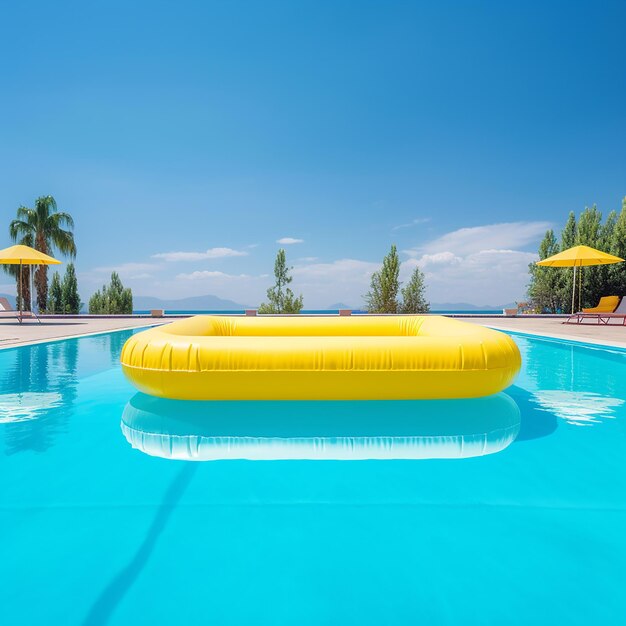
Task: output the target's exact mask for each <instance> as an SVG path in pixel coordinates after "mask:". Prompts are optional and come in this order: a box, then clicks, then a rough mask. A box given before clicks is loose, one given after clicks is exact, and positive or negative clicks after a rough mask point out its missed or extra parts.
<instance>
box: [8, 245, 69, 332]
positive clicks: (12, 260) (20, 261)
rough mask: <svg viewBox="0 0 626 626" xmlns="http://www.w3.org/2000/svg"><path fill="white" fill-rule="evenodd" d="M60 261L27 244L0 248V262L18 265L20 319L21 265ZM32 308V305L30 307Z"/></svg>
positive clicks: (55, 263) (47, 263) (54, 263)
mask: <svg viewBox="0 0 626 626" xmlns="http://www.w3.org/2000/svg"><path fill="white" fill-rule="evenodd" d="M60 263H61V261H57V260H56V259H54V258H52V257H51V256H48V255H47V254H44V253H43V252H39V250H35V249H34V248H30V247H29V246H22V245H19V244H18V245H15V246H10V247H9V248H5V249H4V250H0V264H2V265H19V266H20V281H19V282H20V289H19V298H18V300H19V306H20V321H21V319H22V265H59V264H60ZM31 308H32V307H31Z"/></svg>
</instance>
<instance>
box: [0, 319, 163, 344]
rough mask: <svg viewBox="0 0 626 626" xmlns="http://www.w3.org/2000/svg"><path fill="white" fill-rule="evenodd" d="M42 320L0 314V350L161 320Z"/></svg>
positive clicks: (135, 326)
mask: <svg viewBox="0 0 626 626" xmlns="http://www.w3.org/2000/svg"><path fill="white" fill-rule="evenodd" d="M42 322H43V323H42V324H39V323H38V322H37V321H36V320H28V321H25V322H24V323H23V324H20V323H19V322H18V321H17V320H16V319H15V318H9V317H0V349H1V348H5V347H9V346H16V345H26V344H31V343H39V342H42V341H50V340H53V339H63V338H67V337H75V336H77V335H89V334H92V333H103V332H108V331H111V330H122V329H125V328H137V327H139V326H150V325H153V324H155V323H161V322H159V321H155V320H154V319H150V318H145V317H144V318H132V317H124V318H111V317H105V318H101V319H94V318H87V319H79V318H76V317H68V318H67V319H44V320H42Z"/></svg>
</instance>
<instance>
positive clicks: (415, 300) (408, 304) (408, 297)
mask: <svg viewBox="0 0 626 626" xmlns="http://www.w3.org/2000/svg"><path fill="white" fill-rule="evenodd" d="M425 290H426V285H425V284H424V273H423V272H422V270H420V268H419V267H416V268H415V269H414V270H413V273H412V274H411V278H410V279H409V282H408V283H407V284H406V287H404V288H403V289H402V306H401V310H402V313H428V311H430V305H429V303H428V301H427V300H426V296H425V295H424V292H425Z"/></svg>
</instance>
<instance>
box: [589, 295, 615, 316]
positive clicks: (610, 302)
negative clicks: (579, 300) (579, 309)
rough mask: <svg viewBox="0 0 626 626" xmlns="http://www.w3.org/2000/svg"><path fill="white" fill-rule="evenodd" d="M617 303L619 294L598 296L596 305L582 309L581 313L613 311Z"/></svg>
mask: <svg viewBox="0 0 626 626" xmlns="http://www.w3.org/2000/svg"><path fill="white" fill-rule="evenodd" d="M618 304H619V296H604V297H602V298H600V302H598V306H595V307H593V308H591V309H583V313H613V311H615V309H616V308H617V305H618Z"/></svg>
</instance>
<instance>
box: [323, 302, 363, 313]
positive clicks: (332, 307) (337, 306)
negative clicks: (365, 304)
mask: <svg viewBox="0 0 626 626" xmlns="http://www.w3.org/2000/svg"><path fill="white" fill-rule="evenodd" d="M326 308H327V309H328V310H329V311H334V310H336V309H351V310H352V311H356V310H357V309H359V307H357V306H350V305H349V304H344V303H343V302H335V304H329V305H328V306H327V307H326Z"/></svg>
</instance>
